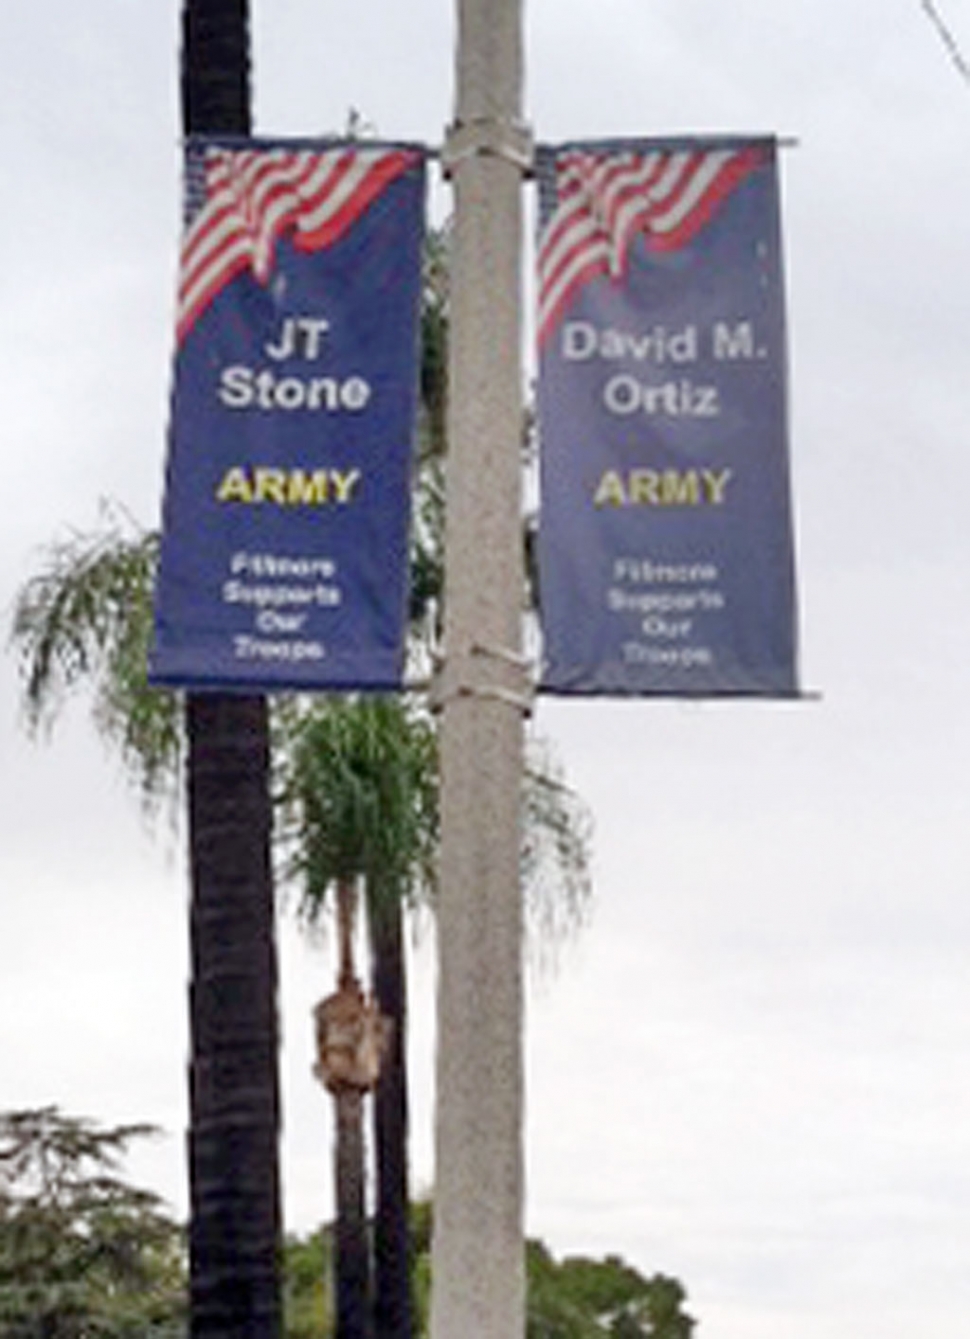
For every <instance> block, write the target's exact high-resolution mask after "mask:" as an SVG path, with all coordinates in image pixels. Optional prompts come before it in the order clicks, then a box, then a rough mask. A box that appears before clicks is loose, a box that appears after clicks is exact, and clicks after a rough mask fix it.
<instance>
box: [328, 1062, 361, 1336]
mask: <svg viewBox="0 0 970 1339" xmlns="http://www.w3.org/2000/svg"><path fill="white" fill-rule="evenodd" d="M363 1105H364V1094H363V1093H362V1092H361V1090H360V1089H359V1088H353V1087H351V1086H350V1085H345V1086H344V1087H342V1088H340V1090H339V1091H338V1092H337V1093H336V1094H335V1095H334V1107H335V1110H336V1115H337V1152H336V1166H335V1180H336V1191H337V1225H336V1241H335V1245H336V1250H335V1252H334V1263H335V1273H336V1300H337V1330H336V1339H369V1336H370V1323H369V1322H370V1317H369V1312H370V1247H369V1243H368V1240H367V1211H366V1206H365V1203H364V1118H363Z"/></svg>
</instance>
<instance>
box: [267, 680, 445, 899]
mask: <svg viewBox="0 0 970 1339" xmlns="http://www.w3.org/2000/svg"><path fill="white" fill-rule="evenodd" d="M285 728H286V736H287V737H286V740H285V743H284V745H283V747H281V748H280V749H279V750H278V755H279V758H280V763H279V780H280V786H281V793H280V808H281V813H282V822H281V837H282V839H283V840H284V841H285V843H286V848H287V851H288V858H287V864H286V872H287V874H288V875H289V876H290V877H293V878H296V879H297V880H298V881H299V884H300V886H301V888H302V890H303V896H302V901H301V904H300V909H301V912H302V914H303V915H304V916H305V918H306V919H307V920H308V921H310V922H314V921H316V920H318V919H319V916H320V913H321V910H322V908H323V906H324V904H325V901H326V898H327V896H328V893H329V891H330V890H331V888H332V887H333V886H334V885H335V884H336V883H337V882H341V881H346V880H353V879H355V878H363V879H364V880H365V881H366V882H367V883H368V885H369V887H370V888H371V889H372V890H377V889H384V890H388V891H389V892H390V893H391V894H392V895H393V896H394V898H395V900H404V901H407V900H410V899H412V898H414V897H416V896H418V895H419V894H421V893H422V892H425V891H426V890H427V889H428V888H430V886H431V884H432V881H433V877H434V874H433V869H434V854H435V849H436V846H437V840H438V785H437V776H438V758H437V738H436V735H435V731H434V728H433V726H432V724H431V722H430V721H429V720H428V718H427V717H426V716H425V715H423V714H422V713H421V712H419V711H418V710H417V709H416V708H415V707H414V706H413V705H412V704H411V703H410V702H408V700H407V699H405V698H396V697H395V698H392V697H367V698H360V699H353V698H341V697H318V698H315V699H312V700H311V701H309V702H307V703H303V704H298V705H296V706H295V707H294V708H293V709H292V710H291V711H290V713H289V716H288V718H287V724H286V727H285Z"/></svg>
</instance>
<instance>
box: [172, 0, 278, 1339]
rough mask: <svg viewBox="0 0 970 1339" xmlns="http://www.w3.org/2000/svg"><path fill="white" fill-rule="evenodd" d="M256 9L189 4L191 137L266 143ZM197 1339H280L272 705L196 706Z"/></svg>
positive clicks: (192, 841) (191, 714) (192, 1149)
mask: <svg viewBox="0 0 970 1339" xmlns="http://www.w3.org/2000/svg"><path fill="white" fill-rule="evenodd" d="M248 19H249V14H248V0H186V2H185V6H184V9H183V15H182V32H183V44H182V117H183V127H184V130H185V132H186V133H187V134H192V133H200V132H201V133H208V134H227V133H228V134H240V135H246V134H249V131H250V96H249V23H248ZM187 726H188V735H189V759H188V787H189V849H190V860H191V866H192V909H191V953H192V983H191V988H190V1045H191V1061H190V1113H189V1121H190V1128H189V1181H190V1198H191V1205H190V1212H191V1222H190V1228H189V1269H190V1299H191V1307H190V1333H191V1335H192V1339H216V1337H217V1336H218V1339H278V1336H279V1334H280V1332H281V1313H280V1286H279V1255H280V1250H279V1247H280V1235H281V1231H280V1191H279V1162H278V1139H279V1086H278V1085H279V1079H278V1071H277V1019H276V952H275V941H274V918H273V883H272V872H271V863H270V834H271V812H270V798H269V784H268V782H269V776H268V773H269V731H268V724H267V711H266V702H265V699H263V698H260V697H244V696H229V695H219V694H213V695H205V696H203V695H190V696H189V699H188V703H187Z"/></svg>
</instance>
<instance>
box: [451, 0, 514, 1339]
mask: <svg viewBox="0 0 970 1339" xmlns="http://www.w3.org/2000/svg"><path fill="white" fill-rule="evenodd" d="M458 21H459V26H458V54H457V97H456V117H455V124H454V126H453V128H452V130H451V131H450V133H449V136H448V140H447V144H446V150H445V167H446V170H447V171H448V172H449V174H450V176H451V179H452V183H453V186H454V191H455V212H454V233H453V253H452V262H451V280H450V295H451V306H450V349H451V352H450V364H449V434H448V441H449V454H448V465H447V470H448V473H447V493H446V498H447V507H446V516H447V521H446V525H447V531H446V543H445V563H446V577H445V581H446V586H445V591H446V601H445V657H446V658H445V662H444V668H443V671H442V674H441V677H440V681H439V684H438V699H439V703H440V705H441V711H442V721H441V768H442V839H441V869H440V902H439V909H438V936H439V982H438V1056H437V1116H436V1163H435V1221H434V1242H433V1251H432V1261H433V1284H432V1303H431V1335H432V1339H472V1337H474V1339H521V1336H522V1335H523V1334H524V1332H525V1281H524V1256H523V1228H522V1220H523V1168H522V1161H523V1158H522V1112H523V1102H522V1097H523V1079H522V1069H523V1065H522V907H521V892H520V879H519V834H520V794H521V774H522V717H523V712H524V711H525V710H526V709H527V707H528V695H529V691H530V688H529V680H528V675H527V673H526V670H525V667H524V664H523V661H522V659H521V623H522V604H523V587H524V579H523V556H522V517H521V496H520V494H521V445H522V433H523V414H522V376H521V365H520V364H521V356H520V311H519V308H520V250H521V185H522V176H523V171H524V170H525V169H526V168H527V167H528V165H529V162H530V158H531V146H530V143H529V140H528V136H527V135H526V134H525V132H524V130H523V127H522V125H521V123H520V120H519V117H520V103H521V86H522V49H521V47H522V44H521V0H458Z"/></svg>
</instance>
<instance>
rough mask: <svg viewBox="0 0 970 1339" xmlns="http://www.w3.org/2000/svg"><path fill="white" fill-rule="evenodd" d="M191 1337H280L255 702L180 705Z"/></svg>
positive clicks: (272, 1018) (195, 699) (260, 750)
mask: <svg viewBox="0 0 970 1339" xmlns="http://www.w3.org/2000/svg"><path fill="white" fill-rule="evenodd" d="M188 729H189V835H190V849H191V858H192V908H191V946H192V984H191V995H190V1001H191V1006H190V1014H191V1045H192V1059H191V1069H190V1117H191V1126H190V1132H189V1170H190V1188H191V1225H190V1231H189V1242H190V1272H191V1280H190V1282H191V1300H192V1309H191V1333H192V1336H193V1339H203V1336H217V1335H218V1336H219V1339H226V1337H227V1336H229V1335H233V1336H236V1335H238V1336H247V1339H248V1337H249V1336H252V1339H257V1337H258V1339H275V1336H277V1335H278V1334H279V1326H280V1313H279V1279H278V1241H279V1234H280V1213H279V1181H278V1163H277V1132H278V1127H279V1095H278V1085H277V1064H276V1052H277V1023H276V1007H275V998H276V958H275V949H274V942H273V902H272V879H271V872H270V825H269V810H268V804H267V794H268V784H267V783H268V775H267V774H268V766H269V752H268V748H267V730H266V704H265V700H264V699H262V698H251V697H224V696H219V695H212V696H202V695H194V696H192V697H190V699H189V702H188Z"/></svg>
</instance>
